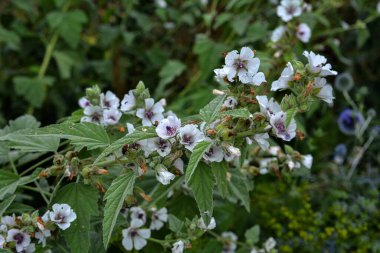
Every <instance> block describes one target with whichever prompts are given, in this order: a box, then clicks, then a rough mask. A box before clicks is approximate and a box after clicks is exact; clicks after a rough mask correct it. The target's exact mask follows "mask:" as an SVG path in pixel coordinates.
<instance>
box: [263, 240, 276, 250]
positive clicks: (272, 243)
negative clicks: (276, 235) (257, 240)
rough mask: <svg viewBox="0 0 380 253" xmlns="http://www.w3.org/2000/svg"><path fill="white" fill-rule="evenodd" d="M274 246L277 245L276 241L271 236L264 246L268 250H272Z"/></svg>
mask: <svg viewBox="0 0 380 253" xmlns="http://www.w3.org/2000/svg"><path fill="white" fill-rule="evenodd" d="M274 247H276V241H275V240H274V239H273V238H272V237H270V238H268V240H266V241H265V243H264V248H265V250H266V251H267V252H270V251H271V250H272V249H273V248H274Z"/></svg>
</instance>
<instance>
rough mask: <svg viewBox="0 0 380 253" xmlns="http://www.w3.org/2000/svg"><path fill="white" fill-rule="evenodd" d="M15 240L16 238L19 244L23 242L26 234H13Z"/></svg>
mask: <svg viewBox="0 0 380 253" xmlns="http://www.w3.org/2000/svg"><path fill="white" fill-rule="evenodd" d="M13 240H15V241H16V243H17V244H21V243H22V242H23V241H24V235H23V234H21V233H17V234H15V235H14V236H13Z"/></svg>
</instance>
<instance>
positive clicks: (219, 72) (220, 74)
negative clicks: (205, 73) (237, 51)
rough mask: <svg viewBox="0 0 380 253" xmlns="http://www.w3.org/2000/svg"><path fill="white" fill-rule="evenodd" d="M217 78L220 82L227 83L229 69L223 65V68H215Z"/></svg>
mask: <svg viewBox="0 0 380 253" xmlns="http://www.w3.org/2000/svg"><path fill="white" fill-rule="evenodd" d="M214 73H215V80H216V81H217V82H218V83H220V84H227V82H226V78H227V74H228V69H227V68H226V67H223V68H221V69H214Z"/></svg>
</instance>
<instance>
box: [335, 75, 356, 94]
mask: <svg viewBox="0 0 380 253" xmlns="http://www.w3.org/2000/svg"><path fill="white" fill-rule="evenodd" d="M334 84H335V88H337V90H339V91H341V92H344V91H349V90H351V89H352V88H353V87H354V80H353V79H352V76H351V74H350V73H349V72H344V73H342V74H340V75H338V76H337V77H336V79H335V83H334Z"/></svg>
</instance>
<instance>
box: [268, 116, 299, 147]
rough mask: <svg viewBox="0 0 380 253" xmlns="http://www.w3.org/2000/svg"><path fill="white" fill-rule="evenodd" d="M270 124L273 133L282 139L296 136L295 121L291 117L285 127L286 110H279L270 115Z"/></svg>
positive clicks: (285, 139) (288, 139) (287, 139)
mask: <svg viewBox="0 0 380 253" xmlns="http://www.w3.org/2000/svg"><path fill="white" fill-rule="evenodd" d="M270 124H271V126H272V129H273V132H274V134H275V135H276V136H277V137H278V138H281V139H283V140H284V141H290V140H291V139H293V138H294V137H295V136H296V129H297V125H296V121H295V120H294V119H291V121H290V124H289V126H288V127H286V112H283V111H280V112H277V113H276V114H274V115H272V116H271V117H270Z"/></svg>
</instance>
